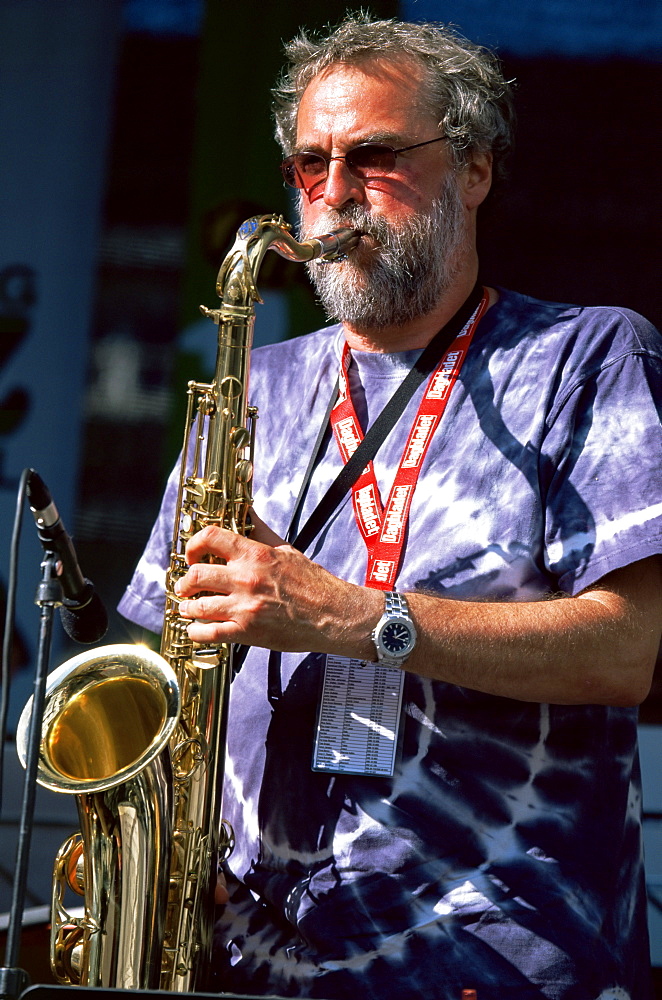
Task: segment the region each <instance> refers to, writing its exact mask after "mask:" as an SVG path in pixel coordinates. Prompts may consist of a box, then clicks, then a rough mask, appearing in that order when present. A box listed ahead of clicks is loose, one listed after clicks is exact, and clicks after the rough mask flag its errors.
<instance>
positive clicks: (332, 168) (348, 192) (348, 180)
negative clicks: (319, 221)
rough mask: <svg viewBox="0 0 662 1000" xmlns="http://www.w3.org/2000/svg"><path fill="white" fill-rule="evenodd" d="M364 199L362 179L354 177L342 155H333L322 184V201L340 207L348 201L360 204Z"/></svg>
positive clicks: (330, 206)
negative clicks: (324, 181)
mask: <svg viewBox="0 0 662 1000" xmlns="http://www.w3.org/2000/svg"><path fill="white" fill-rule="evenodd" d="M364 200H365V188H364V186H363V181H362V180H361V179H360V178H358V177H355V176H354V174H353V173H352V172H351V171H350V169H349V167H348V166H347V164H346V163H345V158H344V156H343V157H341V156H337V157H333V158H332V159H331V160H330V161H329V168H328V173H327V178H326V184H325V185H324V203H325V204H326V205H328V206H329V208H341V207H342V206H343V205H346V204H347V203H348V202H356V203H357V204H359V205H362V204H363V202H364Z"/></svg>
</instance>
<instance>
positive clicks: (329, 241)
mask: <svg viewBox="0 0 662 1000" xmlns="http://www.w3.org/2000/svg"><path fill="white" fill-rule="evenodd" d="M363 235H364V234H363V232H362V231H361V230H360V229H350V228H349V227H343V228H342V229H334V230H333V231H332V232H330V233H325V234H324V235H323V236H314V237H312V239H310V240H309V241H308V242H309V243H310V244H312V246H313V256H312V258H311V259H312V260H317V261H319V262H320V263H325V264H327V263H337V262H338V261H341V260H345V258H346V257H347V254H348V253H350V252H351V251H352V250H355V249H356V247H357V246H358V245H359V243H360V242H361V237H362V236H363Z"/></svg>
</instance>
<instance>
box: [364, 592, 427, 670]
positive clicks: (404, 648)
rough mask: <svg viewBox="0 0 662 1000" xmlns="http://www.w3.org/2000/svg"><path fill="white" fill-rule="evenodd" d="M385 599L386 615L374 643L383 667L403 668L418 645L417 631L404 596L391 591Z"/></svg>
mask: <svg viewBox="0 0 662 1000" xmlns="http://www.w3.org/2000/svg"><path fill="white" fill-rule="evenodd" d="M384 599H385V606H384V614H383V615H382V617H381V618H380V619H379V621H378V622H377V626H376V628H375V630H374V631H373V633H372V641H373V642H374V644H375V649H376V651H377V660H378V662H379V663H380V664H381V665H382V666H384V667H401V666H402V665H403V663H404V662H405V660H406V659H407V657H408V656H409V654H410V653H411V651H412V649H413V648H414V645H415V643H416V629H415V628H414V623H413V621H412V620H411V618H410V617H409V607H408V605H407V601H406V599H405V596H404V594H398V593H397V591H395V590H389V591H386V592H385V594H384Z"/></svg>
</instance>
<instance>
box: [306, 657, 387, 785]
mask: <svg viewBox="0 0 662 1000" xmlns="http://www.w3.org/2000/svg"><path fill="white" fill-rule="evenodd" d="M404 682H405V675H404V672H403V671H402V670H399V669H398V668H397V667H382V666H380V664H379V663H368V662H366V661H365V660H355V659H351V658H350V657H346V656H334V655H332V654H329V655H327V657H326V666H325V669H324V681H323V685H322V694H321V698H320V705H319V710H318V713H317V729H316V733H315V747H314V751H313V771H328V772H330V773H333V774H365V775H379V776H386V777H388V776H390V775H392V774H393V769H394V767H395V756H396V753H397V749H398V732H399V728H400V711H401V708H402V691H403V688H404Z"/></svg>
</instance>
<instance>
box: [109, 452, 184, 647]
mask: <svg viewBox="0 0 662 1000" xmlns="http://www.w3.org/2000/svg"><path fill="white" fill-rule="evenodd" d="M178 489H179V464H178V465H177V466H175V468H174V469H173V471H172V473H171V474H170V478H169V479H168V482H167V484H166V488H165V490H164V493H163V499H162V502H161V509H160V511H159V514H158V517H157V519H156V521H155V523H154V527H153V528H152V533H151V535H150V536H149V540H148V542H147V545H146V546H145V551H144V552H143V554H142V556H141V558H140V561H139V562H138V565H137V566H136V569H135V572H134V574H133V577H132V578H131V582H130V583H129V586H128V587H127V589H126V591H125V592H124V594H123V596H122V599H121V601H120V602H119V604H118V606H117V610H118V611H119V612H120V614H121V615H123V616H124V617H125V618H128V619H129V621H132V622H135V624H136V625H141V626H142V627H143V628H146V629H149V631H150V632H156V633H159V632H161V630H162V628H163V611H164V607H165V578H166V570H167V568H168V563H169V561H170V550H171V547H172V536H173V525H174V518H175V507H176V503H177V492H178Z"/></svg>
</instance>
